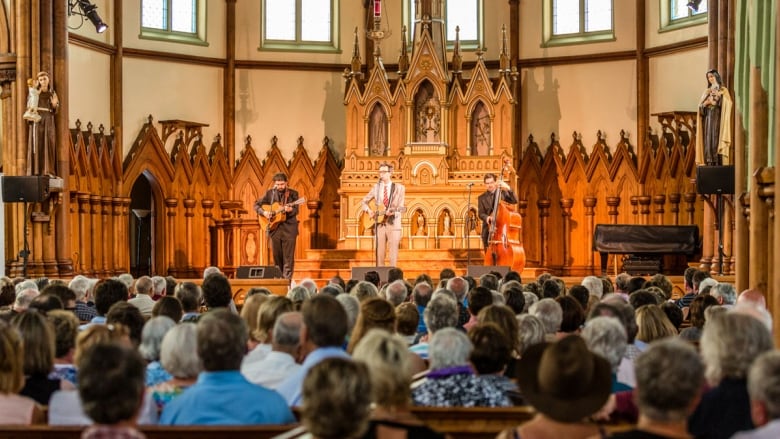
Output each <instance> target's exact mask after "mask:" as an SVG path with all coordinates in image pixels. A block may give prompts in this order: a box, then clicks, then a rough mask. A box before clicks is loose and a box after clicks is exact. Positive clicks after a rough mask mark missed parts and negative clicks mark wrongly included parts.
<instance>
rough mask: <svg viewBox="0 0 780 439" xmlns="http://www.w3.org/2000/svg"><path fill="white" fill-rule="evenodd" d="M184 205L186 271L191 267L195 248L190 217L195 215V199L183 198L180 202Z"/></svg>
mask: <svg viewBox="0 0 780 439" xmlns="http://www.w3.org/2000/svg"><path fill="white" fill-rule="evenodd" d="M182 204H183V205H184V230H185V241H184V254H185V258H186V259H187V260H186V267H187V271H190V270H191V269H192V253H193V251H194V250H195V246H194V242H193V240H192V218H193V217H194V216H195V212H194V211H193V209H194V208H195V200H193V199H192V198H185V199H184V201H183V202H182Z"/></svg>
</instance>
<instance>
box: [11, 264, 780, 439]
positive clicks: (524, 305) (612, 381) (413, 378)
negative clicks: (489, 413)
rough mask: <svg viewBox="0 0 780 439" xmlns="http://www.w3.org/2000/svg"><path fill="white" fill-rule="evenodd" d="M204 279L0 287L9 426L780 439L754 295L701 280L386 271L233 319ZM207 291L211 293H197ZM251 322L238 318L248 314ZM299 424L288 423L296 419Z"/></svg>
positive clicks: (125, 433) (235, 313) (765, 315)
mask: <svg viewBox="0 0 780 439" xmlns="http://www.w3.org/2000/svg"><path fill="white" fill-rule="evenodd" d="M204 276H205V277H204V279H203V281H202V282H198V283H194V282H181V283H179V282H176V280H175V279H173V278H167V279H166V278H163V277H159V276H155V277H149V276H141V277H139V278H137V279H134V278H133V277H132V276H130V275H129V274H123V275H120V276H118V277H117V278H114V279H104V280H97V279H90V278H87V277H84V276H80V275H79V276H76V277H74V278H73V279H72V280H70V282H64V281H59V280H51V281H50V280H48V279H36V280H30V279H14V280H12V279H9V278H1V279H0V425H9V424H45V423H48V424H50V425H81V426H84V427H85V429H84V430H83V433H82V437H84V438H101V437H123V438H124V437H126V438H131V439H134V438H143V434H142V433H140V432H139V431H138V430H137V429H136V426H137V425H143V424H160V425H260V424H273V425H279V424H297V425H291V426H290V429H291V431H290V432H289V434H287V435H285V437H315V438H386V437H393V438H395V437H408V438H423V439H424V438H443V437H445V436H444V435H442V434H440V433H437V432H436V431H434V430H433V429H431V428H429V427H428V426H426V425H425V423H424V422H423V421H421V420H420V419H418V418H416V417H415V416H414V414H413V407H414V406H429V407H509V406H513V405H514V406H530V407H532V408H533V409H534V413H535V415H534V416H533V418H532V419H530V420H529V421H527V422H523V423H522V424H520V425H518V426H517V427H515V428H512V429H507V430H505V431H503V432H501V433H500V434H499V437H501V438H507V439H509V438H523V439H534V438H552V437H559V438H588V437H607V436H608V435H609V433H608V432H607V430H605V429H604V428H603V425H605V421H611V422H620V423H622V424H621V425H624V426H625V427H626V428H621V429H612V430H611V431H612V433H611V434H612V436H611V437H615V438H651V439H652V438H682V437H696V438H732V437H734V438H737V439H746V438H778V437H780V352H778V351H777V350H776V349H775V347H774V343H773V337H772V333H771V331H772V315H771V314H770V313H769V311H768V310H767V308H766V298H765V296H764V294H762V292H761V291H758V290H746V291H744V292H742V293H741V294H739V295H738V294H737V293H736V291H735V290H734V287H733V286H732V285H729V284H727V283H722V282H718V281H717V280H715V279H713V278H711V277H710V275H709V274H708V273H706V272H703V271H699V270H697V269H694V268H689V269H688V270H686V272H685V275H684V283H683V285H682V288H679V287H675V285H674V284H673V283H672V282H671V281H670V280H669V279H668V278H667V277H666V276H664V275H662V274H657V275H654V276H652V277H641V276H631V275H629V274H627V273H621V274H619V275H617V276H616V277H615V278H614V279H610V278H608V277H597V276H587V277H584V278H583V279H582V280H581V282H580V283H579V284H578V285H568V286H567V285H566V283H565V282H564V281H563V280H562V279H560V278H558V277H555V276H552V275H550V274H548V273H545V274H542V275H540V276H539V277H538V278H536V279H521V277H520V275H519V274H518V273H515V272H511V271H510V272H509V273H506V274H505V275H501V274H500V273H489V274H485V275H483V276H481V277H480V278H478V279H474V278H472V277H469V276H458V274H457V273H456V272H455V271H453V270H450V269H445V270H442V271H441V273H439V278H438V279H436V280H434V279H433V278H432V277H431V276H428V275H421V276H419V277H418V278H417V279H414V280H413V281H408V280H406V279H405V278H404V275H403V271H402V270H400V269H393V270H392V271H391V273H389V277H390V278H389V279H388V282H386V283H384V284H383V283H382V282H381V281H380V279H379V275H378V273H376V272H368V273H366V274H365V277H364V278H363V279H350V280H349V281H346V282H345V281H344V280H343V279H341V278H340V277H338V276H336V277H335V278H333V279H331V280H330V281H328V282H327V283H326V284H325V285H318V284H317V282H315V281H314V280H312V279H304V280H302V281H301V282H299V283H298V284H297V285H294V286H293V287H292V288H290V290H289V292H288V294H287V296H286V297H284V296H278V295H274V294H272V293H271V291H269V290H267V289H265V288H262V287H257V288H251V289H250V290H249V291H248V292H247V293H246V295H245V296H244V297H243V298H242V299H243V300H242V301H241V303H239V305H240V306H238V307H237V306H236V304H235V303H234V301H233V289H232V287H231V284H230V280H229V279H228V278H227V277H226V276H225V275H223V274H222V273H221V272H220V270H219V269H218V268H216V267H209V268H208V269H206V270H204ZM199 284H200V285H199ZM239 310H240V311H239ZM294 413H296V414H297V418H296V415H295V414H294Z"/></svg>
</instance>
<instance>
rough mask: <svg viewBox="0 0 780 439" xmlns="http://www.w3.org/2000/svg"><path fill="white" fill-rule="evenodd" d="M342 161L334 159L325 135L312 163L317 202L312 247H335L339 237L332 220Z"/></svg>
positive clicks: (336, 209)
mask: <svg viewBox="0 0 780 439" xmlns="http://www.w3.org/2000/svg"><path fill="white" fill-rule="evenodd" d="M342 167H343V163H339V162H338V161H337V160H336V157H335V155H334V154H333V150H332V149H331V147H330V140H329V139H328V138H327V137H326V138H325V139H323V141H322V149H320V153H319V155H318V157H317V161H316V163H315V165H314V175H315V182H314V190H315V193H316V195H317V199H316V201H317V202H318V205H317V207H318V209H319V211H318V212H317V215H318V216H317V219H316V221H317V227H316V229H315V230H313V233H314V239H313V240H312V248H318V249H325V248H336V245H337V243H338V239H339V223H338V221H332V219H333V218H338V216H339V212H338V204H339V193H338V192H339V183H338V182H339V180H340V178H341V169H342Z"/></svg>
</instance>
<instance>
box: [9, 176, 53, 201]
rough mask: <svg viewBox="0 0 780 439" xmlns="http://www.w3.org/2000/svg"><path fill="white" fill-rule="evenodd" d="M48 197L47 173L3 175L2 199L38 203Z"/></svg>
mask: <svg viewBox="0 0 780 439" xmlns="http://www.w3.org/2000/svg"><path fill="white" fill-rule="evenodd" d="M47 198H49V176H48V175H4V176H3V201H4V202H6V203H40V202H41V201H44V200H46V199H47Z"/></svg>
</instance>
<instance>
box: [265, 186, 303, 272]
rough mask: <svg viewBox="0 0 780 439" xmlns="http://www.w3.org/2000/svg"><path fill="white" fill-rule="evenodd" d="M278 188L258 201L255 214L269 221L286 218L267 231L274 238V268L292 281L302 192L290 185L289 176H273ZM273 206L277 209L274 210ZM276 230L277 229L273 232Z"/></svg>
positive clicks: (272, 245) (272, 248)
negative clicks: (280, 216)
mask: <svg viewBox="0 0 780 439" xmlns="http://www.w3.org/2000/svg"><path fill="white" fill-rule="evenodd" d="M273 183H274V187H273V189H271V190H269V191H268V192H266V193H265V195H264V196H263V197H262V198H260V199H259V200H257V201H256V202H255V206H254V208H255V212H257V214H258V215H261V216H264V217H265V218H267V219H268V220H271V219H273V218H275V216H276V215H280V214H284V215H285V218H284V220H283V221H281V222H280V223H278V224H274V226H275V227H270V223H269V227H268V230H266V232H267V233H268V235H269V237H270V238H271V252H272V253H273V255H274V265H276V266H277V267H279V269H280V270H281V271H282V274H283V275H284V277H285V279H292V276H293V269H294V268H295V241H296V240H297V239H298V204H300V203H295V202H296V201H298V191H296V190H294V189H290V188H289V187H288V185H287V176H286V175H285V174H283V173H281V172H280V173H278V174H276V175H274V177H273ZM270 206H276V207H277V208H278V210H274V209H273V208H271V207H270ZM272 228H273V230H271V229H272Z"/></svg>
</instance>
